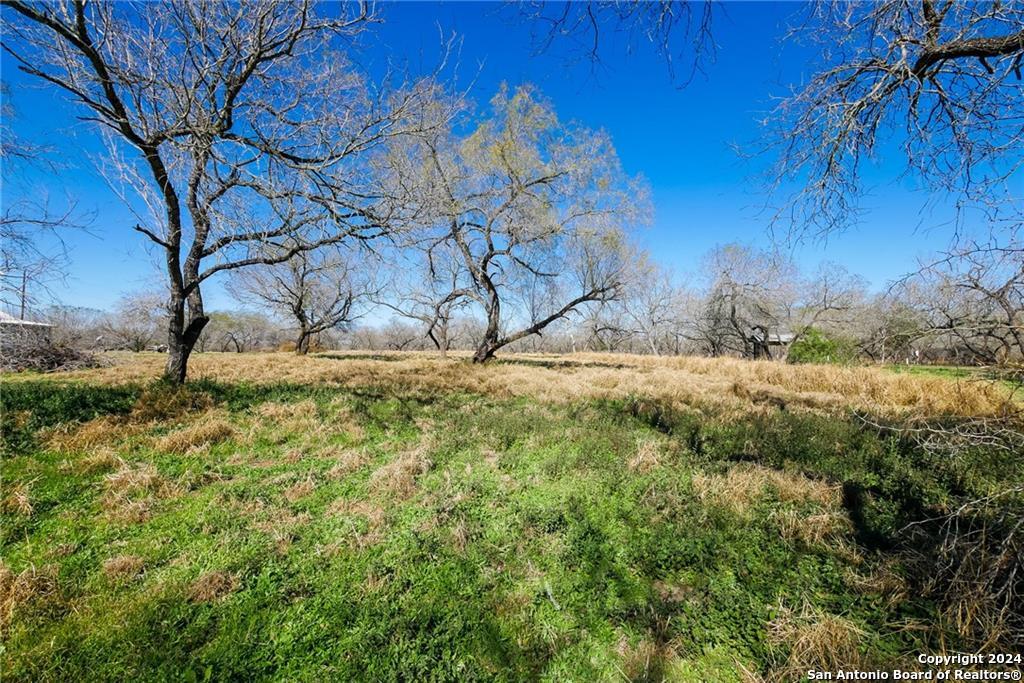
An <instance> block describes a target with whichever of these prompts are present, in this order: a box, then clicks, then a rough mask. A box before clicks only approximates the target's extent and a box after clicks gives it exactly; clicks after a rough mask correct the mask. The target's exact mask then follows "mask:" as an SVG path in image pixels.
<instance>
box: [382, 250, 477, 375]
mask: <svg viewBox="0 0 1024 683" xmlns="http://www.w3.org/2000/svg"><path fill="white" fill-rule="evenodd" d="M402 251H404V252H405V255H404V256H403V255H402V254H399V255H398V258H397V259H396V260H395V261H394V263H393V264H392V266H391V268H390V272H389V273H388V275H387V278H388V280H389V281H390V285H389V286H388V287H387V288H385V289H384V291H383V292H382V294H383V296H382V297H381V298H379V299H378V300H377V303H378V304H380V305H382V306H384V307H385V308H388V309H390V310H392V311H394V312H395V313H397V314H398V315H400V316H402V317H403V318H407V319H409V320H415V321H417V322H419V323H420V324H422V325H423V330H424V335H425V336H426V337H427V338H428V339H430V342H431V343H432V344H433V345H434V348H436V349H437V350H438V351H439V352H440V353H441V355H442V356H446V355H447V354H448V351H449V350H451V349H452V346H453V344H454V343H455V342H456V339H455V336H456V335H454V334H453V324H454V323H455V321H456V319H457V316H458V315H459V314H460V313H461V312H464V311H465V310H466V309H467V308H468V307H469V303H470V302H469V300H468V298H467V296H466V295H465V293H464V292H463V290H462V288H461V286H460V280H461V277H462V273H463V266H462V263H461V259H460V258H459V254H458V253H457V252H456V251H455V250H454V249H452V248H451V247H450V246H449V247H448V248H445V246H444V245H436V244H434V243H433V242H426V243H422V242H419V241H418V240H416V239H413V240H410V241H409V243H408V244H406V245H404V249H403V250H402Z"/></svg>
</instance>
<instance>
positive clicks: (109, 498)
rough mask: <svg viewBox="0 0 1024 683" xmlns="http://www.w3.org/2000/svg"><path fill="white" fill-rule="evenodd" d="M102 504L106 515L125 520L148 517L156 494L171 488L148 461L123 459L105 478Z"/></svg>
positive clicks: (116, 519)
mask: <svg viewBox="0 0 1024 683" xmlns="http://www.w3.org/2000/svg"><path fill="white" fill-rule="evenodd" d="M103 483H104V489H105V490H104V494H103V499H102V504H103V508H104V509H105V510H106V512H107V516H108V517H109V518H111V519H113V520H115V521H119V522H126V523H138V522H144V521H146V520H147V519H149V515H150V511H151V509H152V507H153V504H154V503H155V502H156V498H158V497H163V496H167V495H170V494H171V493H173V491H174V488H173V487H172V486H171V485H170V484H169V483H168V482H167V481H166V480H165V479H164V478H163V477H161V476H160V474H159V473H158V472H157V471H156V468H155V467H154V466H153V465H151V464H149V463H142V464H139V465H135V466H133V465H129V464H127V463H123V464H122V465H121V468H120V469H118V470H117V471H116V472H112V473H111V474H108V475H107V476H106V477H105V478H104V482H103Z"/></svg>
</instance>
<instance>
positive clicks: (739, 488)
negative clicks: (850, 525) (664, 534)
mask: <svg viewBox="0 0 1024 683" xmlns="http://www.w3.org/2000/svg"><path fill="white" fill-rule="evenodd" d="M693 490H694V492H695V493H696V494H697V497H698V498H700V499H701V500H702V501H705V502H708V503H713V504H717V505H721V506H724V507H726V508H729V509H730V510H732V511H733V512H735V513H737V514H744V513H746V512H747V511H748V510H749V509H750V507H751V506H752V505H753V504H754V503H755V502H757V500H759V499H760V498H761V497H762V496H764V495H765V493H766V492H767V491H769V490H771V491H773V492H774V493H775V495H776V496H777V497H778V498H779V500H781V501H783V502H799V503H803V502H814V503H817V504H818V505H821V506H822V507H825V508H828V509H830V510H833V509H834V508H837V507H838V506H839V503H840V499H841V495H842V494H841V491H840V488H839V487H838V486H837V485H833V484H829V483H826V482H822V481H817V480H814V479H810V478H808V477H805V476H804V475H802V474H799V473H795V472H785V471H782V470H774V469H770V468H768V467H763V466H761V465H755V464H751V463H739V464H737V465H734V466H733V467H731V468H730V469H729V470H728V471H727V472H726V473H725V474H704V473H701V472H699V473H697V474H695V475H694V477H693ZM830 514H831V513H830Z"/></svg>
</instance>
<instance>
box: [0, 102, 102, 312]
mask: <svg viewBox="0 0 1024 683" xmlns="http://www.w3.org/2000/svg"><path fill="white" fill-rule="evenodd" d="M0 99H2V101H0V187H2V188H3V192H2V194H0V305H2V306H3V307H5V308H6V309H8V310H9V311H11V312H12V313H13V314H15V315H17V316H18V317H20V318H25V317H26V316H27V315H28V314H29V312H30V311H31V310H33V309H38V308H39V307H40V305H41V304H42V303H43V302H44V301H45V300H46V299H48V298H50V297H51V295H52V292H51V287H52V285H54V284H55V283H56V282H59V281H60V280H61V279H63V277H64V274H65V271H66V268H67V265H68V254H67V250H66V249H65V248H64V243H63V241H62V239H61V236H62V235H61V233H62V232H63V230H64V229H68V228H80V227H82V226H83V225H84V224H85V223H86V222H87V221H88V218H89V217H88V216H85V215H82V214H81V213H79V212H77V211H76V207H75V203H74V202H73V201H70V200H65V201H64V202H62V204H63V205H62V206H57V207H55V206H54V205H53V204H51V202H50V201H49V197H48V193H47V191H46V190H45V189H42V188H39V187H37V186H36V185H35V184H33V183H31V182H30V181H28V179H27V178H26V173H25V171H26V170H27V169H28V168H29V167H34V168H36V169H39V168H42V169H44V170H45V171H47V172H49V173H55V172H56V171H57V170H58V168H57V164H55V163H54V162H53V160H52V154H51V153H52V150H51V149H48V148H46V147H44V146H41V145H36V144H32V143H31V142H29V141H28V140H25V139H24V138H23V137H21V136H19V135H18V134H17V133H16V132H15V130H14V127H13V126H12V121H13V120H14V119H16V118H17V116H18V114H17V111H16V110H15V108H14V106H13V103H12V100H11V93H10V88H9V86H8V84H7V83H0Z"/></svg>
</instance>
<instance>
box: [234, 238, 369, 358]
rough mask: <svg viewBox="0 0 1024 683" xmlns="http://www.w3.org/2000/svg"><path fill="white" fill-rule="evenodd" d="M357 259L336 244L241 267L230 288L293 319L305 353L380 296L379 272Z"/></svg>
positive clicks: (297, 346) (297, 349) (298, 348)
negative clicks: (318, 339)
mask: <svg viewBox="0 0 1024 683" xmlns="http://www.w3.org/2000/svg"><path fill="white" fill-rule="evenodd" d="M285 248H288V247H285ZM271 260H276V258H272V259H271ZM356 263H361V258H360V255H359V254H358V253H349V254H345V253H342V252H341V251H340V250H338V249H334V248H321V249H318V250H315V251H299V252H297V253H295V254H294V255H293V256H292V257H291V258H289V259H288V260H287V261H285V262H283V263H276V264H273V265H257V266H252V267H250V268H246V269H242V270H238V271H236V272H235V273H234V275H233V278H232V280H231V282H230V284H229V285H228V286H229V290H230V291H231V292H232V293H234V294H235V296H236V297H238V298H239V299H240V300H242V301H250V302H253V303H257V304H261V305H264V306H266V307H268V308H270V309H271V310H272V311H274V312H275V313H277V314H278V315H280V316H282V317H285V318H287V319H290V320H291V321H293V322H294V323H295V327H296V331H297V337H296V339H295V352H296V353H297V354H299V355H305V354H307V353H309V348H310V344H311V343H312V342H313V341H314V340H316V339H317V338H318V337H319V336H320V335H321V334H323V333H324V332H327V331H329V330H334V329H338V328H341V327H345V326H347V325H349V324H351V323H352V322H353V321H354V320H356V319H357V318H359V317H360V316H361V315H362V314H363V313H364V310H362V306H363V304H364V303H368V302H369V300H370V299H371V298H372V297H373V296H374V295H375V294H376V291H377V286H376V285H375V283H374V281H373V279H374V278H373V273H372V272H371V271H370V270H369V269H368V268H367V266H366V264H365V262H362V263H361V266H362V267H356V266H355V265H354V264H356Z"/></svg>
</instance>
